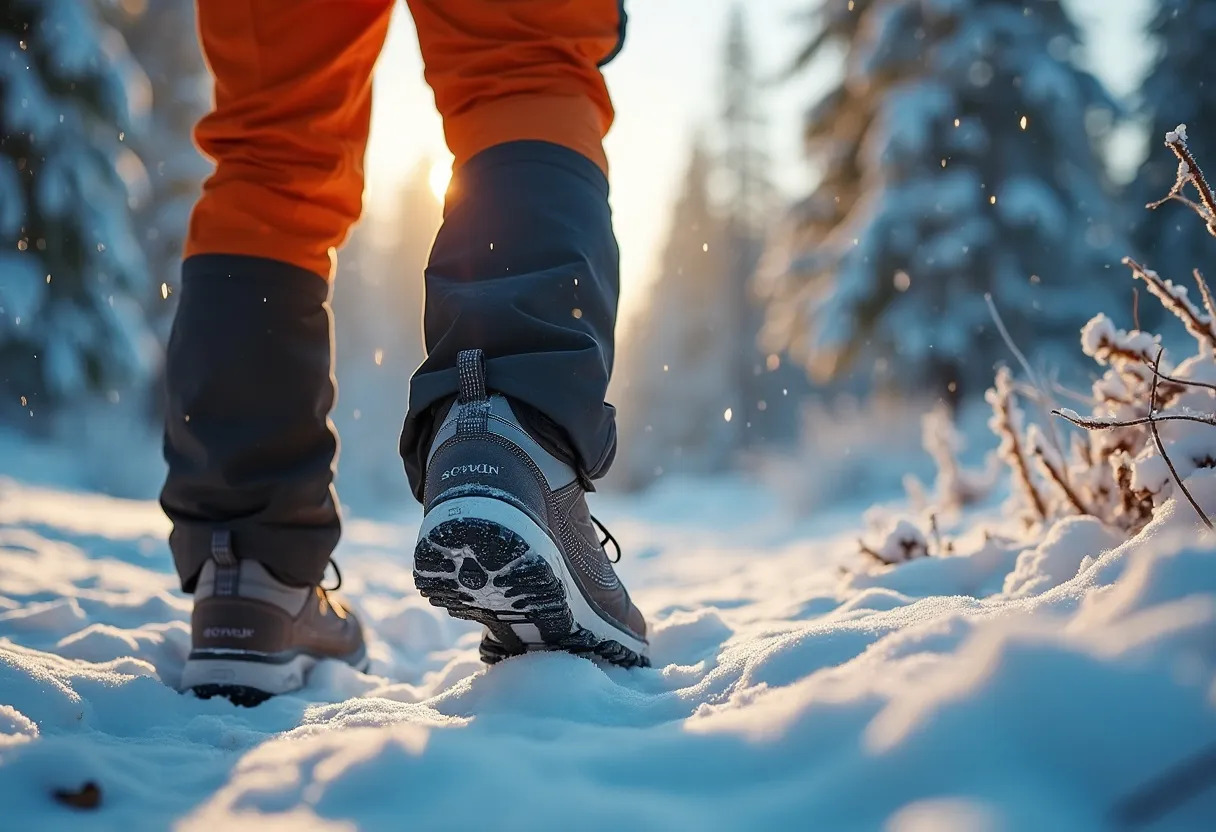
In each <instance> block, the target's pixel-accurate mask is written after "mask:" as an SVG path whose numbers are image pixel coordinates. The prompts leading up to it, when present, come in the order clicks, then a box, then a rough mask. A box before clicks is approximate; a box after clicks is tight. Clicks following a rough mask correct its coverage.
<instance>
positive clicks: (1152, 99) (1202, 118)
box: [1132, 0, 1216, 280]
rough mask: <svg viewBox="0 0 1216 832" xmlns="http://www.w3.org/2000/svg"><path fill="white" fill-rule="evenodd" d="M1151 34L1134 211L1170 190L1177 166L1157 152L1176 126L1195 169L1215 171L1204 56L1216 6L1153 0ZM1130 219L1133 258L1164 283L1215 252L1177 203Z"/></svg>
mask: <svg viewBox="0 0 1216 832" xmlns="http://www.w3.org/2000/svg"><path fill="white" fill-rule="evenodd" d="M1150 29H1151V32H1152V34H1153V36H1154V37H1155V38H1156V40H1157V46H1158V53H1157V60H1156V63H1155V64H1154V65H1153V67H1152V69H1151V71H1150V72H1149V75H1148V77H1147V78H1146V79H1145V81H1144V85H1143V87H1142V89H1141V110H1142V113H1143V115H1144V116H1145V118H1146V120H1147V122H1148V124H1149V146H1150V152H1149V154H1148V156H1147V158H1146V159H1145V161H1144V164H1143V165H1142V166H1141V168H1140V172H1139V175H1138V176H1137V179H1136V182H1135V183H1134V185H1133V187H1132V192H1133V193H1134V194H1135V197H1136V199H1135V200H1134V201H1135V202H1137V203H1139V204H1140V205H1143V204H1147V203H1150V202H1156V201H1157V200H1159V199H1161V197H1163V196H1165V195H1166V193H1168V192H1169V190H1170V187H1171V186H1172V185H1173V184H1174V180H1175V178H1176V177H1177V174H1178V165H1177V163H1176V162H1175V161H1174V157H1173V156H1172V155H1171V154H1169V153H1163V152H1160V144H1161V142H1162V141H1163V140H1164V137H1165V134H1166V132H1168V131H1170V130H1173V129H1174V127H1175V126H1177V125H1179V124H1185V125H1186V126H1187V141H1188V143H1189V144H1190V147H1191V150H1192V151H1193V152H1194V153H1195V157H1196V158H1197V159H1198V160H1199V161H1200V163H1201V164H1203V163H1205V162H1206V163H1207V164H1208V165H1211V164H1214V163H1216V68H1214V67H1213V64H1212V61H1211V57H1210V53H1209V51H1208V50H1209V49H1210V48H1211V45H1212V43H1213V42H1214V39H1216V4H1214V3H1211V2H1205V0H1158V1H1157V11H1156V15H1155V16H1154V18H1153V21H1152V24H1151V27H1150ZM1137 207H1138V206H1137ZM1134 216H1135V218H1136V229H1135V235H1136V243H1137V248H1138V250H1139V251H1140V252H1141V253H1142V254H1143V256H1144V258H1145V259H1146V261H1147V262H1148V264H1149V265H1150V266H1152V267H1153V268H1154V269H1155V270H1157V271H1158V272H1160V273H1161V274H1162V275H1163V276H1165V277H1169V278H1172V279H1173V280H1186V279H1187V275H1189V274H1190V273H1191V269H1193V268H1195V267H1196V266H1198V265H1200V264H1202V263H1204V262H1206V261H1207V260H1209V259H1210V258H1211V256H1212V254H1213V253H1214V252H1216V239H1213V238H1212V237H1211V235H1209V234H1208V233H1207V231H1206V229H1204V227H1203V224H1202V223H1197V222H1195V221H1194V217H1193V216H1192V214H1191V212H1190V210H1189V209H1187V208H1186V207H1184V206H1183V205H1180V204H1179V203H1177V202H1167V203H1165V204H1164V205H1161V206H1159V207H1158V208H1157V209H1155V210H1153V211H1143V210H1138V211H1136V213H1135V214H1134Z"/></svg>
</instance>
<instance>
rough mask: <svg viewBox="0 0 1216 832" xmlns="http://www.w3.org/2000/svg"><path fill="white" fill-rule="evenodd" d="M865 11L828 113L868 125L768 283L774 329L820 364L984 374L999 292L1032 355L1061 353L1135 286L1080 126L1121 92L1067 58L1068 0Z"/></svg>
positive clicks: (951, 382) (913, 374) (950, 376)
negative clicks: (1115, 272)
mask: <svg viewBox="0 0 1216 832" xmlns="http://www.w3.org/2000/svg"><path fill="white" fill-rule="evenodd" d="M853 11H854V13H856V14H858V15H859V19H858V20H857V22H856V25H855V26H854V27H851V28H850V27H847V26H842V28H841V31H842V33H845V34H850V35H851V40H850V42H849V44H848V46H847V63H846V67H845V71H844V73H843V75H842V80H841V88H840V89H839V90H837V91H836V92H834V93H832V94H831V95H830V96H829V98H828V102H829V104H828V105H827V106H826V109H824V110H822V111H820V112H819V113H818V115H819V116H826V117H835V118H853V119H858V120H859V121H858V122H857V124H859V125H861V127H860V129H856V127H857V124H854V123H852V122H850V123H848V124H846V125H844V126H842V127H841V128H839V130H838V131H837V132H835V133H833V134H832V136H831V138H836V139H837V140H836V141H834V142H829V143H827V144H828V146H834V147H837V148H840V149H843V150H844V151H845V152H843V153H836V154H835V155H832V154H827V153H825V154H824V155H823V156H822V157H820V158H819V159H818V160H817V161H819V162H821V163H822V164H824V165H826V167H827V173H826V175H825V182H829V183H834V184H833V185H830V186H829V187H842V188H844V189H845V190H844V193H843V196H844V199H843V200H842V201H843V202H844V203H845V204H843V205H841V206H839V207H838V208H837V209H836V210H832V203H827V202H826V201H825V200H824V199H818V200H817V202H818V203H820V204H821V206H822V205H824V204H826V206H827V207H826V210H823V211H821V212H818V213H816V214H815V215H814V220H815V222H818V223H820V226H819V229H818V231H817V233H814V234H812V235H810V237H809V238H808V237H803V238H802V240H801V242H802V243H803V245H802V246H800V247H798V248H796V249H794V250H793V251H792V253H791V254H790V256H788V257H787V258H785V262H784V263H783V264H780V265H779V266H778V268H777V271H778V272H780V273H781V274H780V277H778V278H772V277H770V279H768V280H766V281H765V282H764V284H763V285H764V287H765V289H766V291H767V296H768V299H769V306H770V310H771V314H770V318H769V327H768V334H769V335H770V336H771V337H773V338H774V340H775V343H778V344H781V345H788V346H789V347H790V349H791V350H792V351H794V352H795V353H796V355H798V356H799V357H800V358H801V359H802V360H803V361H804V362H805V363H806V364H807V366H808V367H809V368H810V369H811V370H812V371H813V373H814V374H815V375H816V376H818V377H819V378H821V379H828V378H833V377H838V376H840V375H843V374H844V373H845V372H846V371H847V370H849V369H851V368H858V367H859V365H860V364H861V363H862V362H865V363H867V364H870V363H873V364H874V367H875V370H876V371H877V370H881V369H882V368H883V367H884V366H885V367H886V374H885V375H886V376H887V378H888V379H889V380H891V381H893V382H894V383H897V384H899V385H901V386H906V387H912V386H916V385H925V384H929V385H932V386H934V387H936V388H938V389H939V390H941V391H942V392H943V393H947V391H952V388H954V386H955V385H957V386H961V387H962V388H963V389H964V390H966V389H979V388H980V387H981V385H983V384H986V379H987V378H988V377H990V375H991V372H992V365H993V362H994V360H995V359H996V358H997V357H1003V356H1004V355H1005V347H1004V345H1003V344H1002V342H1001V340H1000V338H999V337H998V336H997V333H996V332H995V331H994V327H993V326H992V323H991V318H990V315H989V311H988V309H987V307H986V304H985V300H984V295H985V293H991V294H992V296H993V299H994V300H995V302H996V305H997V306H998V307H999V308H1000V310H1001V312H1002V314H1003V315H1004V317H1005V320H1006V322H1007V323H1008V324H1009V329H1010V330H1011V331H1012V335H1013V337H1014V339H1015V340H1016V341H1018V342H1019V343H1020V344H1021V345H1022V346H1023V347H1024V348H1025V349H1027V351H1029V352H1031V353H1032V358H1037V359H1040V360H1043V361H1045V362H1048V363H1050V364H1053V365H1058V364H1061V363H1063V364H1065V365H1066V364H1067V363H1068V352H1069V351H1068V348H1067V347H1068V345H1069V344H1071V343H1073V342H1074V340H1075V338H1076V333H1077V332H1078V331H1079V328H1080V326H1081V325H1082V324H1083V323H1084V320H1085V317H1086V315H1085V311H1086V310H1088V309H1090V308H1092V306H1093V305H1094V304H1103V305H1106V306H1109V307H1114V306H1116V305H1117V304H1116V302H1115V296H1116V295H1119V296H1120V299H1122V293H1123V291H1124V290H1123V288H1122V287H1119V286H1118V282H1117V281H1115V280H1112V279H1110V276H1109V268H1110V266H1111V264H1113V263H1116V262H1117V259H1118V257H1119V256H1120V254H1121V252H1122V249H1123V241H1122V240H1120V239H1119V234H1118V228H1117V222H1116V221H1115V219H1114V217H1113V214H1112V208H1111V204H1110V201H1109V199H1108V187H1107V182H1106V178H1105V173H1104V169H1103V167H1102V164H1101V162H1100V160H1099V157H1098V156H1097V153H1096V152H1095V147H1094V141H1093V137H1092V136H1091V134H1090V133H1091V131H1090V130H1089V129H1087V124H1090V125H1092V124H1094V123H1096V122H1098V121H1100V119H1095V118H1093V114H1099V113H1101V112H1103V111H1107V112H1109V111H1110V110H1112V109H1113V105H1112V104H1111V102H1110V99H1109V96H1108V95H1107V94H1106V92H1105V91H1104V90H1103V88H1102V87H1101V85H1100V84H1099V83H1098V81H1097V80H1095V79H1094V78H1093V76H1091V75H1090V74H1088V73H1087V72H1085V71H1084V70H1082V69H1081V68H1080V67H1079V66H1077V64H1076V63H1075V62H1074V57H1073V56H1074V53H1075V52H1076V51H1077V50H1076V47H1077V44H1078V35H1077V30H1076V27H1075V25H1074V24H1073V23H1072V21H1071V20H1070V18H1069V17H1068V15H1067V13H1066V11H1065V10H1064V9H1063V8H1062V7H1061V5H1060V3H1059V2H1058V1H1057V0H951V2H923V0H871V2H870V3H868V4H857V5H856V6H855V8H854V9H853ZM832 96H836V100H835V101H833V100H832ZM850 130H854V131H855V132H853V133H850V132H849V131H850ZM812 134H814V130H812ZM840 139H844V140H845V141H853V142H854V145H853V146H855V147H856V148H857V153H856V154H853V153H852V152H851V151H850V150H849V148H848V147H847V146H846V145H845V144H844V143H842V142H841V141H840ZM812 147H814V143H812ZM850 164H853V165H856V171H855V172H854V171H850V170H848V168H847V166H848V165H850ZM841 165H843V166H845V167H835V166H841ZM854 173H856V174H857V178H856V182H857V187H858V191H857V193H856V194H855V195H854V194H852V193H850V192H848V190H847V187H848V183H849V182H850V180H851V179H852V176H853V174H854ZM850 202H852V203H853V204H851V205H850V204H848V203H850ZM807 243H812V244H811V245H807ZM771 267H772V264H770V268H771ZM876 374H877V375H879V378H882V374H881V373H876Z"/></svg>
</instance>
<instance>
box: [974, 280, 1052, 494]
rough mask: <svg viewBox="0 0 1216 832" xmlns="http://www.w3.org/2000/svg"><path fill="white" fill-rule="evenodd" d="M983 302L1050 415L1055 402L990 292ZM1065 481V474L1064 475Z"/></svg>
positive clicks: (1037, 402) (1041, 407)
mask: <svg viewBox="0 0 1216 832" xmlns="http://www.w3.org/2000/svg"><path fill="white" fill-rule="evenodd" d="M984 302H985V303H986V304H988V314H990V315H991V316H992V320H993V323H995V324H996V328H997V331H998V332H1000V333H1001V338H1002V339H1004V341H1005V346H1007V347H1009V351H1010V352H1011V353H1013V357H1014V358H1016V359H1017V360H1018V363H1019V364H1021V365H1022V370H1023V371H1024V372H1025V373H1026V377H1027V378H1028V379H1030V383H1031V384H1032V385H1034V389H1035V390H1037V391H1038V395H1037V396H1035V397H1034V402H1035V404H1037V405H1038V406H1039V409H1040V410H1041V411H1042V413H1043V415H1044V416H1047V415H1049V414H1050V413H1051V408H1052V407H1053V406H1054V405H1055V400H1054V399H1052V398H1051V394H1050V393H1048V392H1047V388H1046V386H1044V384H1043V382H1042V380H1041V379H1039V377H1038V375H1037V374H1036V373H1035V371H1034V370H1033V369H1031V367H1030V362H1029V361H1027V360H1026V356H1025V355H1024V354H1023V353H1022V351H1021V350H1020V349H1018V345H1017V344H1016V343H1014V340H1013V337H1012V336H1011V335H1010V334H1009V330H1008V329H1006V328H1005V321H1004V320H1003V319H1002V318H1001V313H1000V311H999V310H998V309H997V308H996V302H995V301H993V299H992V293H991V292H985V293H984ZM1044 421H1046V422H1047V430H1048V433H1049V435H1050V438H1051V444H1052V446H1053V447H1054V448H1055V449H1056V452H1057V453H1058V454H1059V455H1060V456H1061V457H1063V456H1064V444H1063V442H1061V441H1060V434H1059V433H1058V432H1057V431H1056V427H1055V424H1054V423H1053V422H1052V421H1051V420H1050V419H1045V420H1044ZM1065 480H1067V473H1066V475H1065Z"/></svg>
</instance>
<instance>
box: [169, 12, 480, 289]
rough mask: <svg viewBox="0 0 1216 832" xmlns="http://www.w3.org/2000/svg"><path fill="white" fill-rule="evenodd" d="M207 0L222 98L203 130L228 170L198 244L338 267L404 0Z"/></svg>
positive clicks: (203, 139) (201, 16) (191, 241)
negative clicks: (380, 70)
mask: <svg viewBox="0 0 1216 832" xmlns="http://www.w3.org/2000/svg"><path fill="white" fill-rule="evenodd" d="M487 5H496V4H487ZM197 6H198V21H199V32H200V35H201V39H202V44H203V49H204V52H205V54H206V58H207V62H208V65H209V66H210V68H211V71H212V74H213V75H214V78H215V103H214V108H213V111H212V112H211V113H210V114H209V115H207V116H206V117H205V118H203V119H202V121H200V123H199V125H198V127H197V129H196V131H195V138H196V140H197V142H198V144H199V147H200V148H201V149H202V150H203V152H204V153H206V154H207V155H208V156H210V157H211V158H212V159H214V160H215V162H216V170H215V173H214V174H213V175H212V176H211V177H210V178H209V179H208V180H207V182H206V183H205V184H204V186H203V194H202V197H201V199H200V200H199V202H198V204H197V205H196V207H195V209H194V213H193V215H192V217H191V220H190V233H189V237H188V239H187V243H186V255H187V256H190V255H194V254H242V255H251V256H256V257H269V258H273V259H276V260H282V261H286V262H288V263H292V264H294V265H296V266H300V267H303V268H305V269H308V270H309V271H312V272H316V273H317V274H320V275H322V276H324V277H327V278H328V277H329V276H330V275H331V274H332V271H333V250H334V249H335V248H336V247H337V246H339V245H340V244H341V243H342V241H343V240H344V239H345V237H346V234H347V232H348V231H349V229H350V227H351V225H352V224H353V223H354V222H355V221H356V220H357V219H358V218H359V213H360V210H361V208H362V199H363V157H364V151H365V148H366V145H367V133H368V124H369V120H370V113H371V74H372V67H373V66H374V65H375V62H376V59H377V57H378V56H379V54H380V49H381V47H382V46H383V44H384V37H385V34H386V33H387V30H388V23H389V17H390V14H391V12H392V6H393V2H392V0H198V2H197Z"/></svg>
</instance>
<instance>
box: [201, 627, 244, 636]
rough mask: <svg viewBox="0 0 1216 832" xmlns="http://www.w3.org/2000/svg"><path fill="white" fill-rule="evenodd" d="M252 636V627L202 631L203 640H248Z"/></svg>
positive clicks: (217, 628)
mask: <svg viewBox="0 0 1216 832" xmlns="http://www.w3.org/2000/svg"><path fill="white" fill-rule="evenodd" d="M252 635H253V628H252V627H207V628H206V629H204V630H203V638H249V637H250V636H252Z"/></svg>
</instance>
